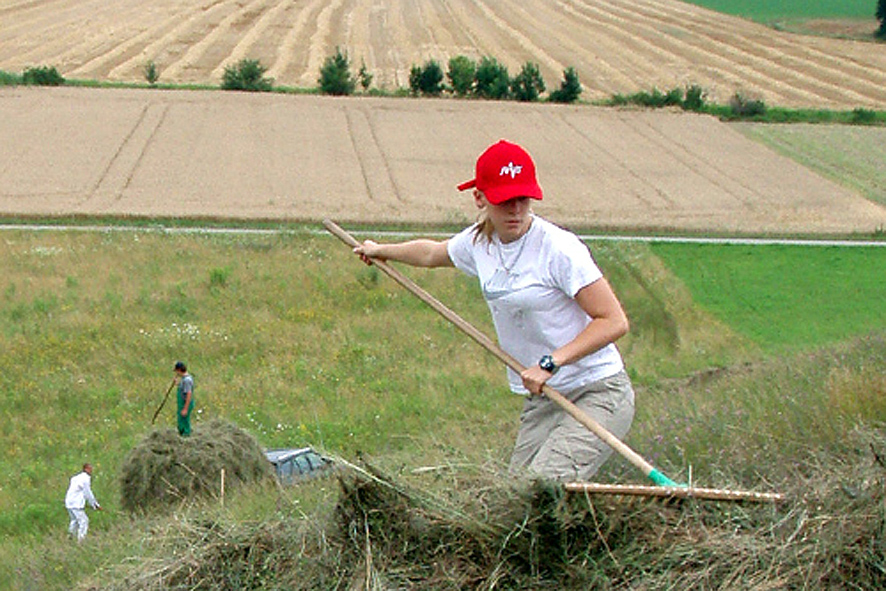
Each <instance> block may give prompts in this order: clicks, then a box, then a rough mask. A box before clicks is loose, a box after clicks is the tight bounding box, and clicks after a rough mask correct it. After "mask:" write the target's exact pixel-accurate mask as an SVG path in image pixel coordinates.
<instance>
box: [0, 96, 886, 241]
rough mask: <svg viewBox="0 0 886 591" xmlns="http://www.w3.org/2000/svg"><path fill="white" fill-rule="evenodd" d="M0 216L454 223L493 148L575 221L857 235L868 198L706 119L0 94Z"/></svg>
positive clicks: (511, 108)
mask: <svg viewBox="0 0 886 591" xmlns="http://www.w3.org/2000/svg"><path fill="white" fill-rule="evenodd" d="M0 135H2V137H4V138H7V139H8V140H9V141H4V142H2V143H0V213H2V214H40V215H77V214H85V215H103V214H109V215H134V216H170V215H174V216H186V217H207V218H247V219H288V220H320V219H322V218H323V217H333V218H335V219H337V220H341V221H343V222H410V223H435V224H439V223H457V224H462V223H467V222H470V221H472V220H473V219H474V216H475V214H476V211H475V210H474V209H473V205H472V204H471V200H470V198H469V197H468V196H467V195H464V194H459V193H458V192H457V191H456V189H455V185H456V184H457V183H459V182H461V181H463V180H466V179H468V178H470V177H471V176H472V174H473V162H474V159H475V157H476V155H477V154H479V153H480V151H482V149H483V148H485V147H486V146H487V145H488V144H490V143H491V142H493V141H495V140H496V139H498V138H500V137H507V138H509V139H512V140H514V141H518V142H520V143H522V144H524V145H526V146H527V148H528V149H529V150H530V151H531V152H532V153H533V154H534V155H535V157H536V160H537V161H538V166H539V170H540V171H541V172H540V175H541V179H540V180H541V183H542V186H543V187H544V189H545V191H546V196H547V197H546V199H545V200H544V201H543V202H541V203H540V204H538V206H537V207H536V210H537V211H538V212H539V213H540V214H542V215H545V216H547V217H549V218H551V219H552V220H555V221H557V222H559V223H562V224H568V225H572V226H574V227H587V228H607V227H619V228H628V229H636V230H650V229H658V228H662V229H664V228H667V229H681V230H699V231H714V232H795V233H845V232H862V233H870V232H873V231H874V230H876V229H877V228H878V227H879V228H882V227H884V226H886V207H883V206H882V205H876V204H873V203H871V202H869V201H867V200H865V199H863V198H862V197H860V196H858V195H857V194H855V193H852V192H851V191H849V190H847V189H844V188H842V187H841V186H839V185H837V184H835V183H833V182H831V181H828V180H826V179H824V178H823V177H821V176H818V175H816V174H814V173H812V172H811V171H809V170H808V169H806V168H803V167H802V166H800V165H798V164H796V163H795V162H793V161H792V160H790V159H788V158H785V157H782V156H779V155H777V154H776V153H775V152H773V151H771V150H769V149H768V148H765V147H762V146H761V145H760V144H757V143H754V142H753V141H751V140H749V139H747V138H746V137H744V136H743V135H742V134H741V133H739V132H738V131H737V130H735V129H734V128H732V127H730V126H728V125H726V124H723V123H721V122H719V121H717V120H716V119H713V118H711V117H707V116H698V115H690V114H684V113H668V112H638V111H616V110H611V109H599V108H592V107H567V106H558V105H525V104H518V103H495V102H479V101H456V100H421V101H419V100H409V99H370V98H350V99H334V98H328V97H314V96H292V95H273V94H249V93H223V92H185V91H175V92H163V91H149V90H142V91H138V90H93V89H76V88H60V89H47V88H2V89H0Z"/></svg>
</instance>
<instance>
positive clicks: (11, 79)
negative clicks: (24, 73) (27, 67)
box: [0, 70, 22, 86]
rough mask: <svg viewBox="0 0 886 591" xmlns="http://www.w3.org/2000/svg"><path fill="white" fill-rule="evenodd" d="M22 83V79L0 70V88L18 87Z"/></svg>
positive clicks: (17, 75)
mask: <svg viewBox="0 0 886 591" xmlns="http://www.w3.org/2000/svg"><path fill="white" fill-rule="evenodd" d="M21 83H22V77H21V76H20V75H19V74H13V73H12V72H4V71H3V70H0V86H18V85H19V84H21Z"/></svg>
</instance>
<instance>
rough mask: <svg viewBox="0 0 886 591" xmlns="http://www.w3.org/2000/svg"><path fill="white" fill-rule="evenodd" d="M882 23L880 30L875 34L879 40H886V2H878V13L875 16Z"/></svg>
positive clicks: (885, 0) (880, 0)
mask: <svg viewBox="0 0 886 591" xmlns="http://www.w3.org/2000/svg"><path fill="white" fill-rule="evenodd" d="M874 16H876V17H877V20H878V21H880V28H879V29H877V32H876V33H875V35H876V37H877V38H878V39H886V0H877V12H876V14H875V15H874Z"/></svg>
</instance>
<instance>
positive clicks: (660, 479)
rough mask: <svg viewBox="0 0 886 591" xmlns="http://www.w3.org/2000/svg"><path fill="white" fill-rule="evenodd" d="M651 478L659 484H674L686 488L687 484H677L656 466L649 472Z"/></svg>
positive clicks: (673, 485)
mask: <svg viewBox="0 0 886 591" xmlns="http://www.w3.org/2000/svg"><path fill="white" fill-rule="evenodd" d="M649 480H651V481H652V482H654V483H655V484H657V485H658V486H672V487H676V488H685V487H686V485H685V484H677V483H676V482H674V481H673V480H671V479H670V478H668V477H667V476H665V475H664V474H662V473H661V472H659V471H658V470H656V469H655V468H653V469H652V472H650V473H649Z"/></svg>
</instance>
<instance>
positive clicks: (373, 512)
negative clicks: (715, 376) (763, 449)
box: [106, 430, 886, 590]
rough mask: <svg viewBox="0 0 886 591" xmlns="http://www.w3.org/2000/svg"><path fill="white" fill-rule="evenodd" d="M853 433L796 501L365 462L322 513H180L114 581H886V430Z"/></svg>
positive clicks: (431, 585) (809, 466)
mask: <svg viewBox="0 0 886 591" xmlns="http://www.w3.org/2000/svg"><path fill="white" fill-rule="evenodd" d="M850 439H851V443H850V444H848V445H847V446H846V448H845V453H843V454H841V455H840V456H839V457H836V456H834V455H828V456H826V457H822V458H810V459H809V460H808V461H807V462H806V463H805V464H804V466H803V469H802V470H801V471H798V473H797V474H796V475H793V477H794V478H795V479H794V480H793V481H791V482H788V481H787V480H786V481H785V483H784V487H785V488H784V489H783V490H784V492H786V493H788V494H789V497H790V500H789V501H788V502H787V503H785V504H784V505H780V506H776V505H771V504H770V505H766V504H748V505H743V504H738V503H712V502H705V501H663V500H660V499H640V498H635V497H630V498H629V497H616V496H592V497H586V496H580V495H567V494H564V493H563V490H562V488H561V487H559V486H557V485H555V484H552V483H549V482H545V481H535V482H517V481H514V480H511V479H509V478H508V476H507V475H505V474H502V473H496V472H495V471H494V470H485V471H484V470H473V471H470V472H469V473H466V471H465V470H464V469H461V470H458V471H456V470H450V471H447V470H442V471H440V472H437V473H435V474H429V475H425V476H424V477H423V478H425V480H424V481H423V482H422V483H421V484H420V485H416V483H414V482H413V483H412V484H409V485H407V484H404V482H403V479H401V478H397V479H395V478H391V477H390V476H388V475H384V474H381V473H380V472H378V471H376V470H372V469H355V470H351V471H348V472H345V473H342V474H340V476H339V478H340V484H341V490H340V495H339V499H338V502H337V504H336V505H335V507H334V509H333V510H332V511H331V512H330V513H329V514H328V515H325V516H323V517H322V518H317V519H315V518H311V519H304V518H283V519H273V520H269V521H267V522H263V523H228V524H225V523H220V522H219V521H217V520H206V519H205V518H204V519H202V520H192V521H185V522H184V523H183V522H176V523H175V524H174V525H171V526H170V528H169V532H168V533H166V534H164V537H163V538H162V546H163V547H162V550H161V551H160V552H159V553H158V555H159V556H161V557H162V558H161V559H160V560H159V562H153V563H152V562H148V563H144V564H143V566H142V570H140V571H135V572H132V571H130V572H129V573H127V574H124V575H123V576H120V575H117V576H115V578H114V583H113V584H112V585H111V586H109V587H106V589H124V588H125V589H136V590H138V589H142V590H147V589H178V588H187V589H324V590H325V589H354V590H356V589H431V590H437V589H439V590H443V589H484V590H486V589H589V588H593V589H664V588H669V589H699V590H701V589H755V590H762V589H799V588H808V589H817V588H828V589H848V588H853V589H854V588H858V589H862V588H864V589H874V588H883V587H884V585H886V489H884V475H886V465H884V464H883V461H882V457H883V456H884V454H886V437H884V434H883V433H882V432H877V431H867V430H864V431H862V430H859V431H856V432H854V433H852V434H851V437H850ZM801 473H805V474H806V475H805V476H803V475H801ZM847 483H851V486H849V485H848V484H847Z"/></svg>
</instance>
